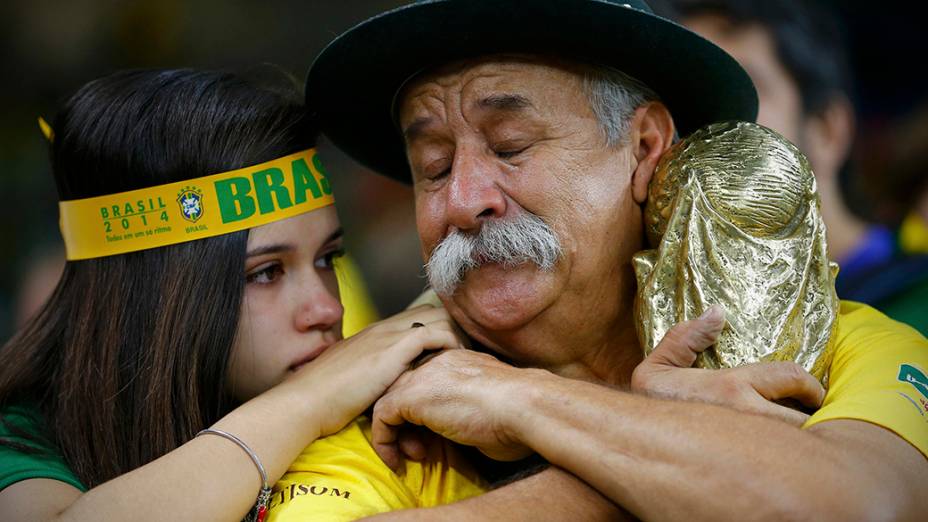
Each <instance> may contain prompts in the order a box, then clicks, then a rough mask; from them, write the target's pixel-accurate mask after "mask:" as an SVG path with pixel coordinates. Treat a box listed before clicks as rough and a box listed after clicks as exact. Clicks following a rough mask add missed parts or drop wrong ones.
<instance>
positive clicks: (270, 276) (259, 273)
mask: <svg viewBox="0 0 928 522" xmlns="http://www.w3.org/2000/svg"><path fill="white" fill-rule="evenodd" d="M283 273H284V268H283V266H281V265H280V264H278V263H274V264H272V265H268V266H266V267H264V268H260V269H258V270H255V271H253V272H251V273H250V274H248V275H246V276H245V282H246V283H256V284H259V285H268V284H271V283H273V282H274V281H277V279H278V278H280V276H282V275H283Z"/></svg>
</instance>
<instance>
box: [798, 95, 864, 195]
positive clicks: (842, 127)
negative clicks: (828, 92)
mask: <svg viewBox="0 0 928 522" xmlns="http://www.w3.org/2000/svg"><path fill="white" fill-rule="evenodd" d="M854 127H855V121H854V108H853V107H851V102H850V101H849V100H848V99H847V98H846V97H845V96H842V95H837V96H834V97H833V98H832V99H831V101H829V102H828V105H827V106H826V107H825V110H823V111H822V112H821V114H816V115H812V116H808V117H806V118H805V123H804V128H803V132H802V138H803V139H802V142H803V145H804V147H803V148H804V150H803V152H805V153H806V155H807V156H808V157H809V162H811V163H812V168H813V169H814V170H815V176H816V177H820V176H836V175H837V174H838V171H840V170H841V166H842V165H844V161H845V160H846V159H847V156H848V154H849V153H850V149H851V143H853V141H854Z"/></svg>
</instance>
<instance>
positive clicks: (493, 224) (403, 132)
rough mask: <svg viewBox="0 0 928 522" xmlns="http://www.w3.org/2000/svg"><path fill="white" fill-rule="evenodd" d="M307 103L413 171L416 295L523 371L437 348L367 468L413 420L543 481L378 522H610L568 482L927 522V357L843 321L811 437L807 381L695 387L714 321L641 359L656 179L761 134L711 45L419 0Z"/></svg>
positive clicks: (348, 146) (653, 509) (645, 26)
mask: <svg viewBox="0 0 928 522" xmlns="http://www.w3.org/2000/svg"><path fill="white" fill-rule="evenodd" d="M619 71H621V72H619ZM307 102H308V104H309V106H310V107H311V108H312V109H314V110H315V111H317V112H318V113H319V116H320V119H321V120H322V125H323V128H324V129H325V131H326V133H327V134H328V135H329V137H330V138H331V139H332V141H333V142H334V143H335V144H336V145H337V146H339V147H341V148H342V149H344V150H345V151H346V152H348V153H349V154H351V155H353V156H354V157H355V158H356V159H358V160H360V161H361V162H362V163H365V164H367V165H368V166H370V167H372V168H374V169H375V170H378V171H380V172H382V173H384V174H387V175H389V176H392V177H395V178H398V179H408V178H409V176H410V174H411V177H412V181H413V185H414V189H415V199H416V216H417V226H418V230H419V235H420V239H421V241H422V250H423V255H424V257H425V258H426V259H427V260H428V265H427V267H428V271H429V276H430V281H431V282H432V284H433V286H434V287H435V288H436V290H437V291H438V292H439V294H440V295H441V298H442V302H443V303H444V305H445V306H446V307H447V308H448V310H449V311H450V312H451V314H452V315H453V316H454V318H455V319H456V320H457V321H458V322H459V323H460V325H461V326H462V327H463V328H464V329H465V330H466V331H467V333H468V334H470V336H471V337H472V338H473V339H475V340H476V341H477V342H478V343H479V344H481V345H483V346H485V347H487V348H488V349H489V350H491V351H492V352H494V353H495V354H497V355H498V356H499V357H500V358H502V359H505V360H507V361H509V362H511V363H512V365H510V364H506V363H504V362H501V361H500V360H499V359H497V358H495V357H493V356H490V355H487V354H483V353H478V352H472V351H451V352H446V353H443V354H440V355H438V356H436V357H434V358H433V359H431V360H429V361H428V362H426V363H425V364H422V365H421V366H419V367H418V368H416V369H415V370H412V371H410V372H408V373H407V374H405V375H404V376H402V377H401V378H400V379H398V380H397V382H396V383H394V385H393V387H392V388H391V390H390V391H389V392H388V393H387V394H386V395H385V396H384V397H383V398H382V399H381V400H380V401H379V402H378V403H377V405H376V407H375V411H374V433H373V443H374V445H375V447H377V448H378V450H379V451H380V453H381V455H383V456H384V457H385V459H386V460H387V462H388V463H391V464H396V463H397V461H398V459H399V458H400V449H399V447H398V446H399V445H402V444H398V443H397V439H398V435H397V428H398V427H399V426H401V425H403V424H404V423H407V422H409V423H413V424H419V425H424V426H427V427H428V428H430V429H432V430H433V431H436V432H437V433H439V434H441V435H444V436H446V437H448V438H450V439H452V440H455V441H457V442H460V443H463V444H467V445H472V446H476V447H478V448H480V449H481V451H483V452H484V453H486V454H487V455H490V456H491V457H496V458H501V459H513V458H518V457H521V456H524V455H525V454H526V453H529V452H532V451H534V452H537V453H539V454H540V455H542V456H543V457H544V458H545V459H547V460H548V461H549V462H551V463H552V464H553V465H554V466H555V468H552V469H550V470H548V471H545V472H542V473H539V474H537V475H535V476H532V477H529V478H527V479H525V480H522V481H519V482H516V483H514V484H510V485H508V486H505V487H502V488H499V489H497V490H495V491H492V492H490V493H488V494H486V495H484V496H482V497H477V498H475V499H471V500H468V501H465V502H462V503H459V504H453V505H450V506H445V507H441V508H436V509H437V511H429V512H426V513H417V512H415V511H412V512H400V513H396V514H391V515H390V516H392V517H395V518H413V519H414V518H417V517H420V518H421V519H423V520H434V519H442V520H453V519H459V520H474V519H488V518H490V519H507V520H511V519H525V518H536V519H538V518H540V519H563V518H566V517H568V516H571V517H574V518H577V519H580V520H587V519H594V518H596V517H608V516H612V515H615V513H612V512H609V511H608V506H604V504H603V503H602V500H601V499H599V498H598V497H596V496H595V495H590V494H589V492H588V490H586V489H584V487H583V483H581V482H579V481H576V480H574V479H573V478H572V477H571V476H570V475H569V474H566V473H564V472H563V471H561V470H567V471H569V472H570V473H571V474H573V475H575V476H577V477H579V478H580V479H581V480H582V481H583V482H585V483H586V484H589V485H590V486H592V487H593V488H595V489H596V490H597V491H598V492H599V493H600V494H602V495H603V496H605V497H606V498H608V499H609V500H611V501H612V502H615V503H616V504H618V505H619V506H621V507H622V508H624V509H626V510H627V511H629V512H630V513H631V514H632V515H634V516H637V517H640V518H643V519H648V520H651V519H676V520H679V519H712V520H718V519H735V518H738V519H742V518H743V519H750V518H766V519H794V518H815V519H824V518H845V519H873V518H893V517H895V518H901V519H905V518H909V519H914V518H916V517H918V516H919V515H918V514H919V513H920V512H921V511H923V510H925V509H926V508H928V505H926V499H928V495H925V492H926V491H925V487H926V486H925V478H926V477H928V462H926V460H925V456H924V454H925V452H926V451H928V421H926V417H925V413H923V412H922V410H921V408H922V406H921V403H919V401H920V400H921V399H922V397H921V395H920V394H921V393H922V391H923V390H924V392H925V394H926V395H925V396H924V399H925V400H926V402H925V404H928V387H925V386H924V384H923V382H922V381H923V380H928V379H926V378H925V377H924V370H925V369H926V368H928V345H926V343H925V340H924V339H923V338H922V337H920V336H918V334H916V333H914V332H912V331H911V330H908V329H906V328H905V327H901V326H898V325H897V324H896V323H893V322H891V321H889V320H887V319H886V318H885V317H883V316H881V315H879V314H878V313H876V312H874V311H872V310H871V309H868V308H859V307H857V308H855V307H853V306H848V307H845V309H844V310H843V313H842V315H841V317H840V318H839V327H838V331H837V332H836V333H835V337H836V343H837V344H838V354H837V355H836V358H835V363H834V365H833V366H832V368H831V379H832V380H831V386H830V388H829V395H828V397H827V398H826V399H825V403H824V407H823V408H822V409H821V410H819V412H818V413H817V414H816V415H815V416H813V417H812V418H811V420H809V419H807V418H806V417H805V416H804V415H802V414H799V413H797V412H795V411H793V410H790V409H787V408H784V407H782V406H779V405H778V404H776V403H774V402H772V401H774V400H778V399H783V398H795V399H798V400H800V401H801V402H803V403H806V404H807V405H809V406H812V407H816V406H818V405H819V404H820V403H821V401H822V394H823V390H822V389H821V387H820V386H818V384H817V383H816V382H815V381H814V379H812V378H811V377H810V376H809V375H808V374H806V373H805V372H802V371H801V370H799V368H798V367H797V366H796V365H793V364H790V363H761V364H756V365H751V366H746V367H742V368H736V369H732V370H727V371H719V372H711V371H707V370H698V369H692V368H689V366H691V364H692V362H693V360H694V358H695V355H696V353H697V352H698V351H699V350H702V349H704V348H705V347H707V346H708V345H710V344H711V343H712V341H713V340H714V338H715V336H716V335H717V334H718V332H719V331H720V330H721V328H722V327H723V325H724V315H723V312H722V311H721V310H719V309H718V308H715V307H712V308H709V309H708V310H707V312H706V313H705V314H704V316H703V317H701V318H700V319H698V320H695V321H692V322H690V323H684V324H683V325H679V326H678V327H677V328H675V329H673V330H671V332H670V333H668V334H667V336H666V337H665V338H664V340H663V341H662V342H661V344H660V345H659V347H658V349H657V350H656V351H655V352H654V353H653V354H652V355H651V356H650V357H649V358H648V359H647V360H645V361H643V362H642V360H641V359H642V356H641V352H640V348H639V346H638V342H637V339H636V337H635V333H634V325H633V323H632V314H631V303H632V299H633V296H634V292H635V288H634V276H633V274H632V271H631V267H630V259H631V256H632V255H633V254H634V252H636V251H637V250H640V249H641V248H642V235H643V231H642V215H641V205H642V204H643V202H644V200H645V198H646V192H647V186H648V182H649V180H650V176H651V174H652V173H653V171H654V168H655V166H656V164H657V161H658V159H659V158H660V157H661V155H662V154H663V152H664V151H666V150H667V148H668V147H669V146H670V145H671V143H672V141H673V140H674V136H675V134H676V133H677V132H679V133H681V134H686V133H688V132H690V131H692V130H695V129H696V128H698V127H700V126H702V125H704V124H707V123H710V122H712V121H717V120H723V119H753V118H754V111H755V107H756V100H755V97H754V94H753V90H752V89H751V85H750V81H749V80H748V78H747V76H746V74H745V73H744V71H743V70H742V69H741V68H740V67H739V66H738V65H737V64H736V63H735V62H734V61H733V60H732V59H731V58H730V57H729V56H727V55H726V54H724V53H723V52H721V51H720V50H719V49H718V48H716V47H715V46H713V45H711V44H709V43H708V42H707V41H705V40H703V39H701V38H700V37H698V36H696V35H694V34H692V33H690V32H689V31H686V30H684V29H683V28H681V27H680V26H677V25H676V24H673V23H670V22H668V21H666V20H663V19H661V18H658V17H656V16H653V15H652V14H651V13H650V9H649V8H648V7H647V6H646V5H645V4H644V3H643V2H640V1H634V2H628V3H625V4H618V3H613V2H603V1H592V0H590V1H586V0H573V1H568V0H559V1H558V0H547V1H536V2H526V3H521V2H505V1H472V0H469V1H457V0H447V1H437V2H421V3H417V4H413V5H412V6H408V7H405V8H400V9H397V10H395V11H391V12H388V13H385V14H383V15H380V16H378V17H375V18H373V19H371V20H368V21H366V22H364V23H362V24H360V25H358V26H356V27H355V28H354V29H352V30H350V31H348V32H347V33H345V34H343V35H342V36H340V37H339V38H338V39H336V40H335V41H334V42H333V43H332V44H330V46H329V47H328V48H327V49H326V50H325V51H323V53H322V54H321V55H320V57H319V58H318V59H317V61H316V62H315V63H314V65H313V67H312V69H311V70H310V73H309V78H308V83H307ZM404 152H405V154H404ZM426 327H428V326H426ZM539 368H544V369H539ZM629 389H631V390H632V391H638V392H642V393H629V392H628V391H627V390H629ZM657 396H659V397H661V398H657ZM687 400H689V401H687ZM803 422H805V423H806V429H804V430H799V429H797V426H798V425H799V424H801V423H803ZM406 450H407V452H409V451H408V448H406Z"/></svg>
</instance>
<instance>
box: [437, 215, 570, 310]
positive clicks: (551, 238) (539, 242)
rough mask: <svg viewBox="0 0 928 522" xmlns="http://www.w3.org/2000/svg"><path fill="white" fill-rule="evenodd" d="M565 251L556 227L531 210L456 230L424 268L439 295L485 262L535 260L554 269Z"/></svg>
mask: <svg viewBox="0 0 928 522" xmlns="http://www.w3.org/2000/svg"><path fill="white" fill-rule="evenodd" d="M562 254H563V251H562V248H561V243H560V241H559V240H558V238H557V234H555V232H554V229H552V228H551V226H550V225H548V224H547V223H545V221H544V220H543V219H541V218H540V217H539V216H536V215H535V214H532V213H531V212H528V211H524V212H520V213H519V214H517V215H515V216H513V217H509V218H500V219H488V220H486V221H485V222H483V223H482V224H481V225H480V229H479V230H478V231H477V232H476V233H473V234H469V233H464V232H461V231H460V230H454V231H452V232H451V233H450V234H448V235H447V236H445V238H444V239H443V240H442V241H441V243H439V244H438V246H437V247H436V248H435V250H434V251H433V252H432V255H431V256H430V257H429V261H428V263H426V265H425V271H426V274H427V275H428V278H429V284H431V286H432V288H433V289H434V290H435V292H437V293H438V295H443V296H450V295H453V294H454V292H455V290H456V289H457V288H458V285H460V284H461V282H462V281H463V279H464V276H465V275H466V274H467V272H469V271H471V270H474V269H476V268H479V267H480V266H481V265H483V264H486V263H499V264H501V265H503V266H504V267H506V268H514V267H516V266H519V265H521V264H523V263H533V264H535V266H537V267H538V268H539V269H541V270H551V269H553V268H554V265H555V264H556V263H557V261H558V259H559V258H560V257H561V255H562Z"/></svg>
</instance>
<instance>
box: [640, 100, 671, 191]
mask: <svg viewBox="0 0 928 522" xmlns="http://www.w3.org/2000/svg"><path fill="white" fill-rule="evenodd" d="M673 134H674V125H673V118H671V116H670V111H668V110H667V107H665V106H664V104H663V103H660V102H649V103H647V104H645V105H642V106H641V107H638V109H636V110H635V115H634V117H633V118H632V125H631V128H630V129H629V137H630V138H631V144H630V145H631V151H632V154H633V155H634V156H635V160H636V163H637V164H636V166H635V171H634V172H633V173H632V197H633V198H635V202H636V203H638V204H639V205H642V204H644V203H645V201H647V199H648V183H650V182H651V176H653V175H654V169H655V168H657V162H658V161H660V159H661V156H663V155H664V151H666V150H667V149H669V148H670V146H671V145H673Z"/></svg>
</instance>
